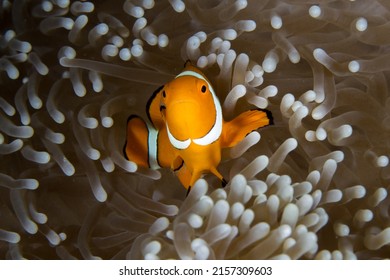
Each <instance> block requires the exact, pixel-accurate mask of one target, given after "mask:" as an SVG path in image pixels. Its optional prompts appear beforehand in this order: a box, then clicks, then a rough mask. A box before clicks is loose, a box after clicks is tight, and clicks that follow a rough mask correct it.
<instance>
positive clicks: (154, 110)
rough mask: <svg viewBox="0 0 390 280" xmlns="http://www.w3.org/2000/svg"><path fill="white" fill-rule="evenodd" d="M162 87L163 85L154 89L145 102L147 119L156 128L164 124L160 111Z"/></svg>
mask: <svg viewBox="0 0 390 280" xmlns="http://www.w3.org/2000/svg"><path fill="white" fill-rule="evenodd" d="M163 89H164V86H160V87H159V88H158V89H156V90H155V91H154V92H153V94H152V96H151V97H150V98H149V100H148V102H147V104H146V114H147V115H148V118H149V121H150V122H151V123H152V124H153V126H154V127H155V128H156V129H161V127H163V126H164V121H163V119H162V116H161V112H160V100H161V93H162V91H163Z"/></svg>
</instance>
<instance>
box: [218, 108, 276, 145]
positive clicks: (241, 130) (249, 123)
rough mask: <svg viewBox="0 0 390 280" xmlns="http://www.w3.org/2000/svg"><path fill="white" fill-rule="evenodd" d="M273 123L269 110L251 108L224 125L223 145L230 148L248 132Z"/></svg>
mask: <svg viewBox="0 0 390 280" xmlns="http://www.w3.org/2000/svg"><path fill="white" fill-rule="evenodd" d="M270 124H273V118H272V114H271V112H270V111H268V110H250V111H246V112H244V113H241V114H240V115H239V116H238V117H236V118H234V119H233V120H231V121H229V122H225V123H224V126H223V132H222V138H221V146H222V148H229V147H233V146H235V145H237V144H238V143H239V142H240V141H241V140H243V139H244V137H245V136H246V135H248V133H250V132H252V131H254V130H257V129H259V128H261V127H264V126H267V125H270Z"/></svg>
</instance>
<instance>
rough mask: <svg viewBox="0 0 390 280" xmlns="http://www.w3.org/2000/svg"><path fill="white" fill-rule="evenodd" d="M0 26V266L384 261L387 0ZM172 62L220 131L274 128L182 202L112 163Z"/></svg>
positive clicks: (135, 4)
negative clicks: (208, 85)
mask: <svg viewBox="0 0 390 280" xmlns="http://www.w3.org/2000/svg"><path fill="white" fill-rule="evenodd" d="M0 19H1V22H2V27H1V34H0V36H1V37H0V55H1V57H0V83H1V96H0V154H1V163H0V258H3V259H21V258H27V259H96V258H101V259H125V258H128V259H378V258H388V257H389V256H390V218H389V215H390V208H389V207H390V198H389V197H388V195H387V194H388V192H389V190H390V189H389V188H390V164H389V157H390V95H389V93H390V91H389V86H390V85H389V81H390V72H389V70H390V55H389V52H390V36H389V34H390V24H389V20H390V5H389V2H388V1H386V0H376V1H375V0H373V1H360V0H356V1H355V0H334V1H325V0H317V1H312V0H294V1H292V0H272V1H256V0H221V1H216V0H215V1H206V0H185V1H184V0H183V1H182V0H169V1H153V0H122V1H119V0H115V1H93V2H92V1H91V2H88V1H69V0H30V1H23V0H19V1H9V0H2V1H0ZM186 60H191V61H192V62H193V63H194V64H195V65H197V66H198V67H199V68H200V69H202V71H203V72H204V73H205V75H206V76H207V77H208V78H209V79H210V81H211V82H212V84H213V85H214V87H215V90H216V93H217V95H218V97H219V98H220V100H221V103H222V104H223V111H224V117H225V119H231V118H233V117H235V116H236V115H238V114H239V113H240V112H242V111H244V110H247V109H248V108H260V109H265V108H266V109H267V110H270V111H271V112H272V114H273V117H274V123H275V124H274V125H273V126H269V127H266V128H263V129H260V130H259V131H255V132H252V133H250V134H249V135H247V137H246V138H245V139H244V140H243V141H242V142H241V143H239V144H238V145H237V146H235V147H233V148H231V149H229V150H224V151H223V161H222V163H221V164H220V166H219V170H220V171H221V173H222V174H223V175H224V176H225V177H226V179H228V181H229V183H228V185H227V186H226V187H225V188H221V184H220V182H218V181H217V180H216V179H215V178H213V177H212V176H208V175H205V176H204V177H203V178H202V179H199V180H198V181H197V182H196V184H195V185H194V186H193V189H192V191H191V192H190V194H189V195H188V197H186V196H185V194H186V191H185V189H184V188H183V187H182V186H181V185H180V183H179V181H178V179H177V178H176V177H175V176H174V174H173V173H172V172H171V171H170V170H160V171H154V170H148V169H145V168H141V167H139V166H137V165H136V164H135V163H133V162H130V161H127V160H126V159H125V157H124V156H123V153H122V149H123V145H124V142H125V134H126V128H125V126H126V120H127V117H128V116H129V115H131V114H137V115H140V116H143V117H145V114H146V111H145V106H146V102H147V100H148V98H149V97H150V95H151V94H152V93H153V91H154V90H155V89H156V88H157V87H158V86H160V85H162V84H164V83H166V82H168V81H170V80H171V79H172V78H173V77H174V76H175V75H176V74H178V73H179V72H180V71H181V69H182V67H183V65H184V62H185V61H186ZM199 121H202V120H199Z"/></svg>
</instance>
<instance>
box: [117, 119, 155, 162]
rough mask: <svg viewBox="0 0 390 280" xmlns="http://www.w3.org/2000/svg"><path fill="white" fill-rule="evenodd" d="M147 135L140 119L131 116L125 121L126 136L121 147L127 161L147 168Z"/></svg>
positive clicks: (146, 128) (145, 127) (146, 130)
mask: <svg viewBox="0 0 390 280" xmlns="http://www.w3.org/2000/svg"><path fill="white" fill-rule="evenodd" d="M148 134H149V132H148V127H147V125H146V123H145V122H144V121H143V120H142V119H141V118H140V117H138V116H136V115H131V116H130V117H129V118H128V119H127V136H126V142H125V146H124V147H123V153H124V156H125V158H126V159H127V160H130V161H133V162H135V163H136V164H138V165H139V166H143V167H149V159H148V157H149V153H148Z"/></svg>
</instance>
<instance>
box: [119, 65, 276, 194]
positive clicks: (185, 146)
mask: <svg viewBox="0 0 390 280" xmlns="http://www.w3.org/2000/svg"><path fill="white" fill-rule="evenodd" d="M147 116H148V121H147V122H145V121H144V120H143V119H141V118H140V117H138V116H136V115H131V116H130V117H129V118H128V120H127V136H126V142H125V146H124V149H123V150H124V156H125V158H126V159H127V160H130V161H133V162H135V163H136V164H138V165H139V166H143V167H147V168H151V169H159V168H171V169H172V170H173V171H174V172H175V174H176V175H177V177H178V178H179V180H180V182H181V183H182V185H183V186H184V187H185V188H186V189H187V190H188V191H187V194H188V193H189V191H190V190H191V187H192V186H193V185H194V184H195V182H196V180H198V179H199V178H200V177H201V176H202V175H203V174H204V173H206V172H209V173H212V174H214V175H215V176H217V177H218V178H219V179H220V180H221V182H222V185H223V186H225V185H226V184H227V182H226V180H225V179H224V177H223V176H222V175H221V173H220V172H219V171H218V170H217V166H218V165H219V163H220V161H221V150H222V149H223V148H229V147H233V146H235V145H236V144H238V143H239V142H240V141H241V140H243V139H244V137H245V136H246V135H247V134H248V133H250V132H252V131H254V130H257V129H259V128H261V127H264V126H267V125H270V124H272V122H273V119H272V114H271V112H270V111H268V110H259V109H255V110H249V111H246V112H243V113H241V114H240V115H239V116H237V117H236V118H234V119H233V120H231V121H225V120H224V119H223V115H222V107H221V104H220V102H219V100H218V97H217V95H216V94H215V91H214V89H213V87H212V86H211V83H210V81H209V80H208V79H207V78H206V77H205V75H204V74H203V73H202V72H201V71H200V70H199V69H198V68H196V67H194V66H193V65H192V64H191V63H190V62H187V63H186V65H185V68H184V70H183V71H182V72H181V73H180V74H179V75H177V76H176V77H175V78H174V79H173V80H172V81H170V82H169V83H167V84H165V85H163V86H161V87H160V88H158V89H157V90H156V91H155V92H154V93H153V94H152V96H151V97H150V99H149V101H148V102H147Z"/></svg>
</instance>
